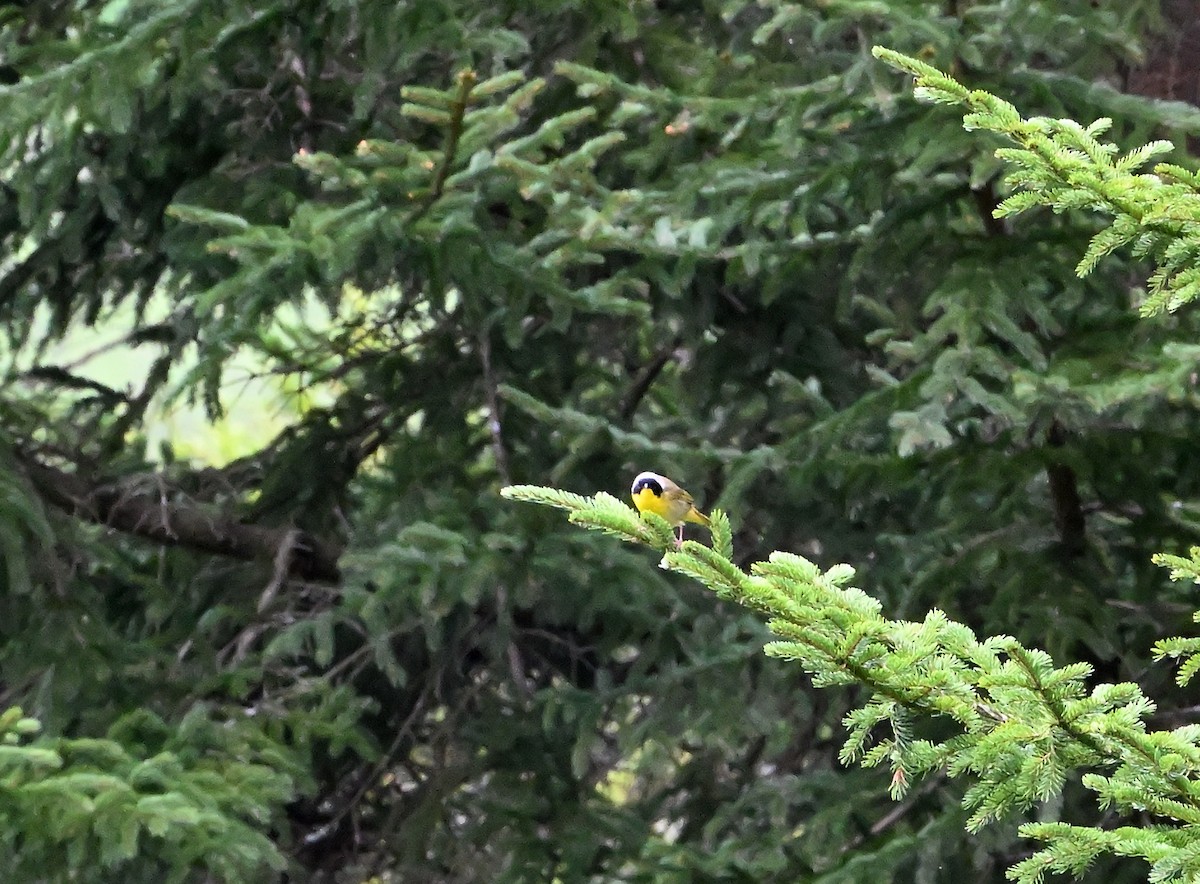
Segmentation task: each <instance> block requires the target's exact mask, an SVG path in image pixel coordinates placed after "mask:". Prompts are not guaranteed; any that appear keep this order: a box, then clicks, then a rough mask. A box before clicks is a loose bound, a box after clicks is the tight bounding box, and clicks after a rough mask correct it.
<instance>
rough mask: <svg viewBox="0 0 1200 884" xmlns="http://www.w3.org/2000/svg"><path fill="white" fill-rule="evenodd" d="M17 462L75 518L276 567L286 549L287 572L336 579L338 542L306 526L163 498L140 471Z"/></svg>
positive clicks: (54, 502)
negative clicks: (130, 474) (115, 476)
mask: <svg viewBox="0 0 1200 884" xmlns="http://www.w3.org/2000/svg"><path fill="white" fill-rule="evenodd" d="M20 462H21V464H22V466H23V468H24V471H25V474H26V475H27V477H28V478H29V481H30V484H31V485H32V486H33V488H34V489H35V490H36V491H37V493H38V494H39V495H40V496H41V497H42V499H43V500H45V501H46V503H48V504H50V505H51V506H54V507H56V508H57V509H60V510H63V511H64V512H67V513H69V514H71V515H72V516H74V517H76V518H78V519H83V520H85V521H88V522H94V523H96V524H99V525H104V526H105V527H107V528H111V529H112V530H114V531H120V532H122V533H124V534H130V535H132V536H135V537H141V538H144V539H146V540H150V541H153V542H155V543H160V544H165V545H168V546H178V547H183V548H185V549H190V550H195V551H197V552H206V553H212V554H214V555H220V556H227V557H229V558H234V559H241V560H243V561H261V562H267V563H272V564H274V565H275V566H276V567H278V565H279V561H278V559H279V556H280V554H281V550H285V549H286V550H287V553H286V556H287V569H286V573H287V575H288V576H289V577H294V578H299V579H302V580H312V581H318V582H323V583H337V582H339V581H340V580H341V571H340V569H339V567H338V559H339V558H340V556H341V552H342V550H341V547H340V546H339V545H338V544H336V543H331V542H330V541H328V540H325V539H323V538H320V537H317V536H315V535H313V534H310V533H309V532H307V531H298V530H297V529H295V528H293V527H289V526H283V527H264V526H261V525H249V524H243V523H242V522H239V521H238V520H237V519H236V518H235V517H234V516H232V515H230V514H228V513H221V512H219V511H216V510H214V509H212V508H211V507H206V506H203V505H201V504H198V503H190V504H189V503H182V502H179V501H177V500H170V499H168V497H167V496H166V495H165V494H163V493H162V492H161V490H160V489H161V488H162V487H163V485H162V483H161V482H148V481H146V479H147V477H145V476H141V477H136V478H134V479H125V480H122V481H120V482H109V483H93V482H90V481H88V480H87V479H85V478H84V477H82V476H80V475H77V474H75V473H69V472H67V471H65V470H62V469H59V468H57V467H53V466H49V465H47V464H44V463H41V462H40V461H37V460H35V459H33V458H31V457H29V456H27V455H25V456H22V457H21V459H20ZM281 570H282V569H281Z"/></svg>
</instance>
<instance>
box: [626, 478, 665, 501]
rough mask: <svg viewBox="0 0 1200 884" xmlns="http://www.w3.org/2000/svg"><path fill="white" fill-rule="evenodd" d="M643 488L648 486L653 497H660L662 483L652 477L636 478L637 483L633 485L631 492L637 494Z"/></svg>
mask: <svg viewBox="0 0 1200 884" xmlns="http://www.w3.org/2000/svg"><path fill="white" fill-rule="evenodd" d="M643 488H649V489H650V492H651V493H652V494H653V495H654V496H655V497H662V485H660V484H658V482H657V481H656V480H654V479H638V481H637V484H636V485H634V486H633V493H634V494H637V493H638V492H639V491H641V490H642V489H643Z"/></svg>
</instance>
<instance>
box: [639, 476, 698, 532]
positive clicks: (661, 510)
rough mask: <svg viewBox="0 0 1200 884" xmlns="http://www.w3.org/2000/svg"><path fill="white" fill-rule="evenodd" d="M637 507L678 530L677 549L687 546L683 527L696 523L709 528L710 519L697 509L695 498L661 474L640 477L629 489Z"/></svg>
mask: <svg viewBox="0 0 1200 884" xmlns="http://www.w3.org/2000/svg"><path fill="white" fill-rule="evenodd" d="M629 494H630V496H632V497H633V505H634V506H636V507H637V508H638V512H640V513H654V515H656V516H660V517H662V518H664V519H666V520H667V522H668V523H670V525H671V526H672V527H673V528H674V529H675V545H676V546H680V545H682V544H683V524H684V522H693V523H695V524H697V525H703V526H704V527H706V528H707V527H708V524H709V523H708V516H706V515H704V513H702V512H700V510H698V509H696V503H695V501H693V500H692V495H690V494H688V493H687V492H686V491H684V490H683V489H682V488H680V487H679V486H678V485H676V484H675V483H674V482H672V481H671V480H670V479H668V478H667V477H666V476H660V475H659V474H658V473H651V472H645V473H638V474H637V478H635V479H634V480H633V487H632V488H630V489H629Z"/></svg>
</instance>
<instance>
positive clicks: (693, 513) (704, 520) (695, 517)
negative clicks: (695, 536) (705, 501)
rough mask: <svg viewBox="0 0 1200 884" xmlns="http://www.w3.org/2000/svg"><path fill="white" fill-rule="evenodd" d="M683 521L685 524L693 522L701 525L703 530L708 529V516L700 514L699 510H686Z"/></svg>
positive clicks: (693, 508)
mask: <svg viewBox="0 0 1200 884" xmlns="http://www.w3.org/2000/svg"><path fill="white" fill-rule="evenodd" d="M683 520H684V521H685V522H694V523H695V524H697V525H703V526H704V527H705V528H707V527H708V516H706V515H704V513H702V512H700V510H698V509H696V508H695V507H692V508H691V509H690V510H688V514H687V515H686V516H684V517H683Z"/></svg>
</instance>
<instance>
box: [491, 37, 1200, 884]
mask: <svg viewBox="0 0 1200 884" xmlns="http://www.w3.org/2000/svg"><path fill="white" fill-rule="evenodd" d="M874 53H875V55H876V56H877V57H879V58H881V59H883V60H884V61H886V62H887V63H889V64H891V65H893V66H895V67H897V68H900V69H901V70H904V71H907V72H908V73H911V74H912V75H913V76H914V77H916V80H917V90H916V91H917V95H918V97H920V98H923V99H925V100H929V101H933V102H939V103H945V104H954V105H961V106H964V107H965V108H966V109H967V111H968V112H967V113H966V115H965V116H964V127H965V128H967V129H968V130H971V129H982V130H987V131H991V132H995V133H998V134H1000V135H1003V136H1005V137H1007V138H1008V139H1010V140H1011V141H1013V142H1015V143H1016V144H1017V145H1018V146H1017V147H1013V148H1001V149H1000V150H998V151H997V156H998V157H1000V158H1002V159H1003V160H1005V161H1007V162H1008V163H1009V164H1010V166H1012V167H1015V168H1013V169H1012V170H1011V171H1010V172H1009V174H1008V177H1007V183H1008V184H1009V185H1010V186H1011V187H1012V188H1014V191H1015V192H1014V193H1013V194H1012V195H1011V196H1009V197H1008V198H1006V199H1004V200H1003V201H1002V202H1001V203H1000V204H999V205H998V206H997V207H996V209H995V212H994V214H995V216H996V217H997V218H1002V217H1006V216H1009V215H1014V214H1017V213H1019V212H1023V211H1026V210H1029V209H1032V208H1035V207H1038V206H1048V207H1050V208H1052V209H1053V210H1054V211H1055V212H1067V211H1074V210H1079V209H1085V210H1091V211H1096V212H1102V213H1105V214H1108V215H1110V216H1111V218H1112V222H1111V225H1110V226H1109V227H1108V228H1106V229H1104V230H1101V231H1100V232H1099V233H1097V234H1096V235H1095V237H1094V238H1093V239H1092V242H1091V246H1090V247H1089V248H1088V250H1087V252H1086V253H1085V255H1084V256H1083V258H1082V259H1081V260H1080V262H1079V264H1078V266H1077V267H1076V273H1077V274H1079V275H1080V276H1083V275H1086V274H1087V273H1089V272H1090V271H1091V270H1092V269H1093V268H1094V267H1095V266H1096V265H1097V263H1098V262H1099V261H1100V260H1101V259H1102V258H1103V257H1104V256H1106V255H1108V254H1109V253H1111V252H1113V251H1115V250H1116V249H1118V248H1122V247H1129V248H1130V249H1131V251H1132V252H1133V254H1134V255H1135V256H1139V257H1145V258H1149V259H1151V260H1152V261H1153V262H1154V263H1155V264H1156V268H1157V269H1156V270H1155V271H1154V273H1153V275H1152V276H1151V278H1150V293H1149V297H1148V298H1147V299H1146V300H1145V302H1144V303H1143V304H1142V305H1141V312H1142V314H1143V316H1150V315H1154V314H1157V313H1161V312H1164V311H1174V310H1176V309H1178V308H1179V307H1181V306H1183V305H1184V304H1186V303H1188V302H1190V301H1192V300H1195V299H1196V298H1197V297H1200V225H1198V224H1197V222H1200V175H1197V174H1196V173H1193V172H1191V171H1189V170H1187V169H1185V168H1183V167H1182V166H1178V165H1174V164H1168V163H1159V164H1157V165H1155V167H1154V169H1153V173H1151V174H1147V173H1145V172H1139V170H1141V169H1142V168H1143V167H1144V166H1145V165H1146V164H1147V163H1148V162H1149V161H1150V160H1151V159H1153V158H1154V157H1156V156H1159V155H1162V154H1164V153H1168V152H1170V151H1172V150H1173V149H1174V147H1173V145H1172V144H1171V143H1170V142H1167V141H1155V142H1152V143H1150V144H1147V145H1144V146H1143V147H1140V148H1137V149H1134V150H1132V151H1129V152H1127V153H1124V154H1121V153H1120V152H1119V150H1118V148H1117V147H1116V146H1115V145H1113V144H1108V143H1104V142H1101V141H1099V140H1098V139H1099V136H1100V135H1102V134H1103V133H1104V132H1105V131H1106V130H1107V129H1108V128H1109V127H1110V126H1111V121H1110V120H1107V119H1100V120H1097V121H1095V122H1093V123H1091V124H1090V125H1087V126H1082V125H1080V124H1079V123H1077V122H1075V121H1073V120H1069V119H1062V120H1055V119H1048V118H1043V117H1033V118H1024V117H1022V116H1021V114H1020V113H1019V112H1018V111H1017V110H1016V108H1014V107H1013V106H1012V105H1011V104H1010V103H1008V102H1006V101H1004V100H1003V99H1000V98H998V97H996V96H994V95H992V94H990V93H988V92H986V91H983V90H970V89H968V88H967V87H965V86H963V85H962V84H960V83H959V82H957V81H956V80H955V79H953V78H952V77H950V76H948V75H947V74H945V73H943V72H941V71H939V70H937V69H936V68H934V67H932V66H930V65H928V64H925V63H923V62H921V61H918V60H917V59H914V58H911V57H909V56H905V55H902V54H900V53H897V52H894V51H892V50H888V49H884V48H881V47H876V48H875V50H874ZM501 493H502V494H503V495H504V496H505V497H507V498H509V499H512V500H520V501H527V502H531V503H537V504H542V505H546V506H553V507H557V508H560V509H564V510H566V511H567V512H568V518H569V519H570V521H571V522H573V523H575V524H578V525H582V526H584V527H586V528H590V529H593V530H599V531H603V532H604V533H606V534H610V535H615V536H617V537H620V538H622V539H624V540H627V541H630V542H632V543H641V544H645V545H647V546H650V547H652V548H654V549H657V550H660V551H662V553H663V559H662V565H663V567H666V568H669V569H670V570H673V571H676V572H678V573H681V574H684V575H686V576H688V577H691V578H692V579H694V580H696V581H698V582H700V583H702V584H703V585H705V586H706V587H708V588H709V589H711V590H712V591H713V592H714V593H715V594H716V595H717V596H719V597H720V598H722V599H726V600H729V601H732V602H735V603H737V604H739V605H742V606H745V607H747V608H749V609H752V610H754V611H756V612H759V613H760V614H762V615H764V616H765V617H766V618H767V625H768V627H769V628H770V630H771V631H772V632H773V633H774V634H775V635H776V636H778V640H777V641H773V642H770V643H768V644H767V645H766V647H765V651H766V653H767V654H768V655H769V656H773V657H778V658H781V659H785V660H792V661H795V662H797V663H799V664H800V665H801V666H802V667H803V668H804V669H805V671H806V672H808V673H809V674H810V675H811V676H812V678H813V683H814V684H815V685H817V686H821V687H828V686H834V685H854V684H857V685H862V686H863V687H866V688H867V689H868V690H869V691H870V692H871V698H870V699H869V700H868V701H867V702H866V703H865V704H863V705H862V706H861V707H859V708H857V709H854V710H853V711H851V712H850V713H849V714H848V715H847V716H846V717H845V720H844V724H845V725H846V727H847V729H848V735H847V738H846V741H845V744H844V745H843V747H842V751H841V754H840V757H841V760H842V761H843V762H844V763H850V762H854V761H857V762H859V763H861V764H862V765H864V766H868V767H870V766H876V765H880V764H884V763H886V764H887V765H888V766H889V767H890V769H891V771H892V781H891V782H892V787H891V793H892V796H893V798H896V799H899V798H901V797H902V796H904V795H905V794H906V793H908V792H909V791H910V789H911V787H912V784H913V782H914V781H915V780H916V779H917V778H919V777H921V776H922V775H926V774H929V773H931V772H934V771H945V772H946V773H947V774H948V775H949V776H951V777H959V776H963V775H968V776H970V777H972V778H973V779H974V784H973V785H971V786H970V787H969V788H968V789H967V791H966V793H965V796H964V799H963V803H964V806H965V807H966V809H967V810H968V811H970V816H969V818H968V819H967V823H966V826H967V829H968V831H970V832H972V833H974V832H977V831H979V830H980V829H981V828H982V827H983V826H985V825H987V824H988V823H990V822H993V821H996V820H999V819H1000V818H1002V817H1004V816H1006V815H1008V814H1011V813H1014V812H1018V811H1023V810H1028V809H1030V808H1032V807H1034V806H1035V805H1036V804H1038V803H1040V802H1045V801H1047V800H1049V799H1051V798H1052V797H1054V796H1056V795H1057V794H1059V793H1060V792H1061V791H1062V790H1063V788H1064V785H1065V784H1066V782H1067V780H1068V779H1069V778H1071V777H1079V779H1080V782H1081V783H1082V784H1083V786H1084V787H1086V788H1087V789H1089V790H1091V791H1092V792H1094V793H1095V795H1096V801H1097V804H1098V806H1099V807H1100V808H1102V809H1106V810H1108V809H1112V810H1115V811H1117V812H1119V813H1122V814H1124V815H1129V816H1132V815H1145V814H1150V815H1152V816H1153V817H1155V818H1156V819H1157V820H1158V822H1153V823H1148V822H1147V823H1143V824H1140V825H1127V826H1121V827H1117V828H1103V829H1102V828H1100V827H1099V826H1080V825H1071V824H1068V823H1063V822H1029V823H1025V824H1024V825H1022V826H1021V828H1020V831H1021V833H1022V834H1023V835H1025V836H1026V837H1029V838H1033V839H1037V840H1039V841H1042V842H1044V843H1045V846H1044V847H1043V848H1042V849H1040V850H1038V851H1037V852H1035V853H1034V854H1033V855H1032V856H1029V857H1028V858H1026V859H1023V860H1022V861H1020V862H1018V863H1016V864H1015V865H1014V866H1012V867H1011V868H1010V869H1009V871H1008V877H1009V878H1010V879H1011V880H1014V881H1018V882H1021V884H1036V882H1040V881H1042V880H1043V878H1044V876H1045V875H1046V873H1047V872H1052V873H1070V874H1072V875H1075V876H1080V875H1082V874H1083V873H1084V872H1085V871H1086V870H1087V869H1088V867H1089V865H1090V864H1091V863H1092V862H1093V861H1095V860H1096V859H1097V857H1099V856H1101V855H1102V854H1112V855H1117V856H1131V857H1140V858H1142V859H1144V860H1145V861H1146V862H1148V863H1149V864H1150V867H1151V868H1150V876H1149V879H1150V880H1151V881H1174V880H1196V879H1197V877H1198V876H1200V828H1197V827H1198V826H1200V725H1185V726H1182V727H1177V728H1174V729H1171V730H1152V729H1150V728H1149V727H1148V726H1147V717H1148V716H1149V715H1150V714H1151V713H1152V712H1154V711H1155V708H1156V706H1155V704H1154V702H1153V701H1151V700H1150V699H1149V698H1148V697H1147V696H1146V695H1145V694H1144V693H1143V691H1142V690H1141V688H1140V687H1139V686H1138V685H1136V684H1133V683H1130V682H1122V683H1117V684H1104V683H1102V684H1096V685H1092V686H1090V687H1089V684H1088V679H1089V677H1090V676H1091V675H1092V674H1093V668H1092V666H1091V665H1090V664H1087V663H1067V664H1065V665H1061V666H1060V665H1056V664H1055V661H1054V660H1053V659H1052V658H1051V656H1050V655H1049V654H1047V653H1045V652H1044V651H1041V650H1039V649H1036V648H1030V647H1027V646H1025V645H1023V644H1022V643H1021V642H1019V641H1017V640H1016V639H1015V638H1013V637H1011V636H1006V635H998V636H992V637H989V638H985V639H983V640H980V639H979V638H978V637H977V636H976V635H975V633H974V632H973V631H972V630H971V629H970V628H968V627H967V626H965V625H963V624H961V623H956V622H954V621H952V620H950V619H949V618H948V617H947V616H946V615H945V614H944V613H943V612H942V611H940V610H938V609H936V608H935V609H933V610H931V611H930V612H929V613H928V614H927V615H926V616H925V617H924V619H922V620H920V621H908V620H893V619H889V618H887V617H885V616H884V615H883V613H882V606H881V605H880V603H879V602H878V601H876V600H875V599H873V598H872V597H871V596H870V595H868V594H867V593H865V592H863V591H862V590H861V589H859V588H857V587H855V586H853V585H851V583H850V581H851V580H852V578H853V577H854V573H855V572H854V568H853V567H851V566H850V565H847V564H837V565H834V566H832V567H830V568H827V569H824V570H823V569H821V568H820V567H819V566H818V565H816V564H815V563H813V562H812V561H810V560H808V559H806V558H805V557H803V556H799V555H795V554H792V553H787V552H779V551H777V552H773V553H771V555H770V556H769V557H768V558H767V559H766V560H765V561H758V562H754V563H752V564H751V565H750V567H749V569H743V568H741V567H739V566H738V565H736V564H735V563H734V561H733V543H732V532H731V529H730V523H729V519H728V517H727V516H726V514H725V513H723V512H721V511H720V510H714V511H713V513H712V545H711V546H705V545H704V544H702V543H698V542H696V541H692V540H689V541H685V542H684V543H683V544H682V546H680V547H678V548H677V547H676V545H675V542H674V538H673V535H672V533H671V531H670V528H669V526H668V525H667V524H666V522H664V521H663V520H662V519H660V518H658V517H656V516H654V515H653V514H646V515H643V516H642V517H640V518H639V516H638V514H637V512H635V511H634V510H633V509H632V508H630V507H629V506H627V505H625V504H624V503H622V502H621V501H619V500H617V499H616V498H615V497H613V496H612V495H609V494H606V493H603V492H601V493H599V494H596V495H594V496H591V497H585V496H581V495H578V494H572V493H569V492H565V491H560V490H558V489H555V488H549V487H540V486H533V485H514V486H509V487H506V488H504V489H503V490H502V492H501ZM1154 560H1155V562H1156V563H1157V564H1160V565H1163V566H1165V567H1168V568H1170V569H1171V579H1173V580H1191V581H1193V582H1196V583H1200V547H1196V548H1193V549H1192V550H1191V551H1190V557H1189V558H1184V557H1180V556H1172V555H1166V554H1162V555H1158V556H1156V557H1155V559H1154ZM1196 620H1197V622H1200V612H1198V613H1197V614H1196ZM1154 650H1155V655H1156V657H1157V658H1158V659H1160V660H1161V659H1165V658H1172V659H1180V660H1181V661H1182V662H1181V665H1180V669H1179V673H1178V682H1179V684H1180V685H1181V686H1182V685H1185V684H1187V683H1188V682H1189V681H1190V680H1191V679H1192V678H1193V677H1194V676H1195V674H1196V673H1197V672H1198V671H1200V639H1194V638H1168V639H1164V640H1162V641H1160V642H1158V643H1157V645H1156V646H1155V649H1154ZM1141 819H1145V817H1144V816H1142V817H1141Z"/></svg>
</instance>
